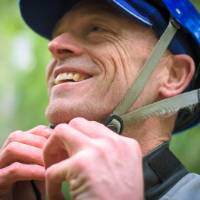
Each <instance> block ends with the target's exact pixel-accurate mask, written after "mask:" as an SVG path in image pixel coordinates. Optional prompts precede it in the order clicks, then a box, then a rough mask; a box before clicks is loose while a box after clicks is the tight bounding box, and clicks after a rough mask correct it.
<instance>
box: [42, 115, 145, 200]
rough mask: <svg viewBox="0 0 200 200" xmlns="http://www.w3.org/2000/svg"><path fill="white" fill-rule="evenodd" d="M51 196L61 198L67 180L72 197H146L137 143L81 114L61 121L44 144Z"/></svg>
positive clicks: (84, 199)
mask: <svg viewBox="0 0 200 200" xmlns="http://www.w3.org/2000/svg"><path fill="white" fill-rule="evenodd" d="M44 160H45V165H46V168H47V170H46V187H47V194H48V198H49V200H61V199H63V195H62V193H61V184H62V182H63V181H67V182H69V184H70V191H71V195H72V197H73V199H77V200H102V199H103V200H130V199H135V200H139V199H143V175H142V154H141V151H140V147H139V145H138V143H137V142H136V141H135V140H133V139H129V138H126V137H123V136H119V135H117V134H116V133H114V132H112V131H111V130H109V129H108V128H106V127H105V126H103V125H102V124H99V123H97V122H90V121H87V120H85V119H82V118H76V119H74V120H72V121H71V122H70V123H69V124H68V125H67V124H61V125H58V126H57V127H56V128H55V130H54V133H53V134H52V135H51V137H50V138H49V140H48V142H47V144H46V147H45V148H44Z"/></svg>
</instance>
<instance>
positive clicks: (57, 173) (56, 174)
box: [46, 157, 77, 200]
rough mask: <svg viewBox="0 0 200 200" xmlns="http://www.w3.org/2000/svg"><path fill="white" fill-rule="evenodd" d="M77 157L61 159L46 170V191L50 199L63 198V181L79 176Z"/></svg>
mask: <svg viewBox="0 0 200 200" xmlns="http://www.w3.org/2000/svg"><path fill="white" fill-rule="evenodd" d="M75 163H76V157H72V158H70V159H68V160H64V161H61V162H59V163H57V164H54V165H52V166H51V167H50V168H48V169H47V170H46V191H47V196H48V199H49V200H54V199H56V200H60V199H63V194H62V192H61V186H62V182H64V181H69V180H70V179H75V178H76V177H77V169H76V164H75Z"/></svg>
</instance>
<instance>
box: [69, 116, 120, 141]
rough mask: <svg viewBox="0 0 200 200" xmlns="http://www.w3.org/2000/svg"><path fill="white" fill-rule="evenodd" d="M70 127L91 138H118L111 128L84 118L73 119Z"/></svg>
mask: <svg viewBox="0 0 200 200" xmlns="http://www.w3.org/2000/svg"><path fill="white" fill-rule="evenodd" d="M69 125H70V126H71V127H73V128H75V129H76V130H78V131H80V132H82V133H83V134H85V135H87V136H88V137H90V138H102V137H103V136H106V137H108V136H112V135H114V136H116V133H114V132H113V131H111V130H110V129H109V128H107V127H106V126H104V125H103V124H100V123H98V122H95V121H88V120H86V119H84V118H80V117H79V118H75V119H72V120H71V121H70V123H69Z"/></svg>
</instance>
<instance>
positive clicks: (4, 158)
mask: <svg viewBox="0 0 200 200" xmlns="http://www.w3.org/2000/svg"><path fill="white" fill-rule="evenodd" d="M13 162H21V163H29V164H31V163H33V164H38V165H44V161H43V156H42V150H41V149H39V148H37V147H32V146H29V145H26V144H21V143H18V142H12V143H10V144H9V145H8V146H7V147H6V148H5V149H3V150H2V152H1V154H0V168H3V167H5V166H8V165H9V164H11V163H13Z"/></svg>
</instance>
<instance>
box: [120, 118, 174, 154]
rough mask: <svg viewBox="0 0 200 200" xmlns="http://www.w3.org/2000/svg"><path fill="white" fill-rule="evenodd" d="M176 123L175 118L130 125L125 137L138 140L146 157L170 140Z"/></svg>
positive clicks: (157, 119)
mask: <svg viewBox="0 0 200 200" xmlns="http://www.w3.org/2000/svg"><path fill="white" fill-rule="evenodd" d="M174 122H175V116H173V117H168V118H162V119H160V118H149V119H147V120H145V121H142V122H138V123H135V124H131V125H129V126H128V127H126V128H125V130H124V132H123V135H124V136H126V137H129V138H133V139H135V140H137V141H138V142H139V144H140V146H141V149H142V153H143V156H145V155H147V154H148V153H149V152H151V151H152V150H153V149H155V148H156V147H157V146H159V145H160V144H162V143H164V142H166V141H169V140H170V138H171V132H172V131H173V127H174Z"/></svg>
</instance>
